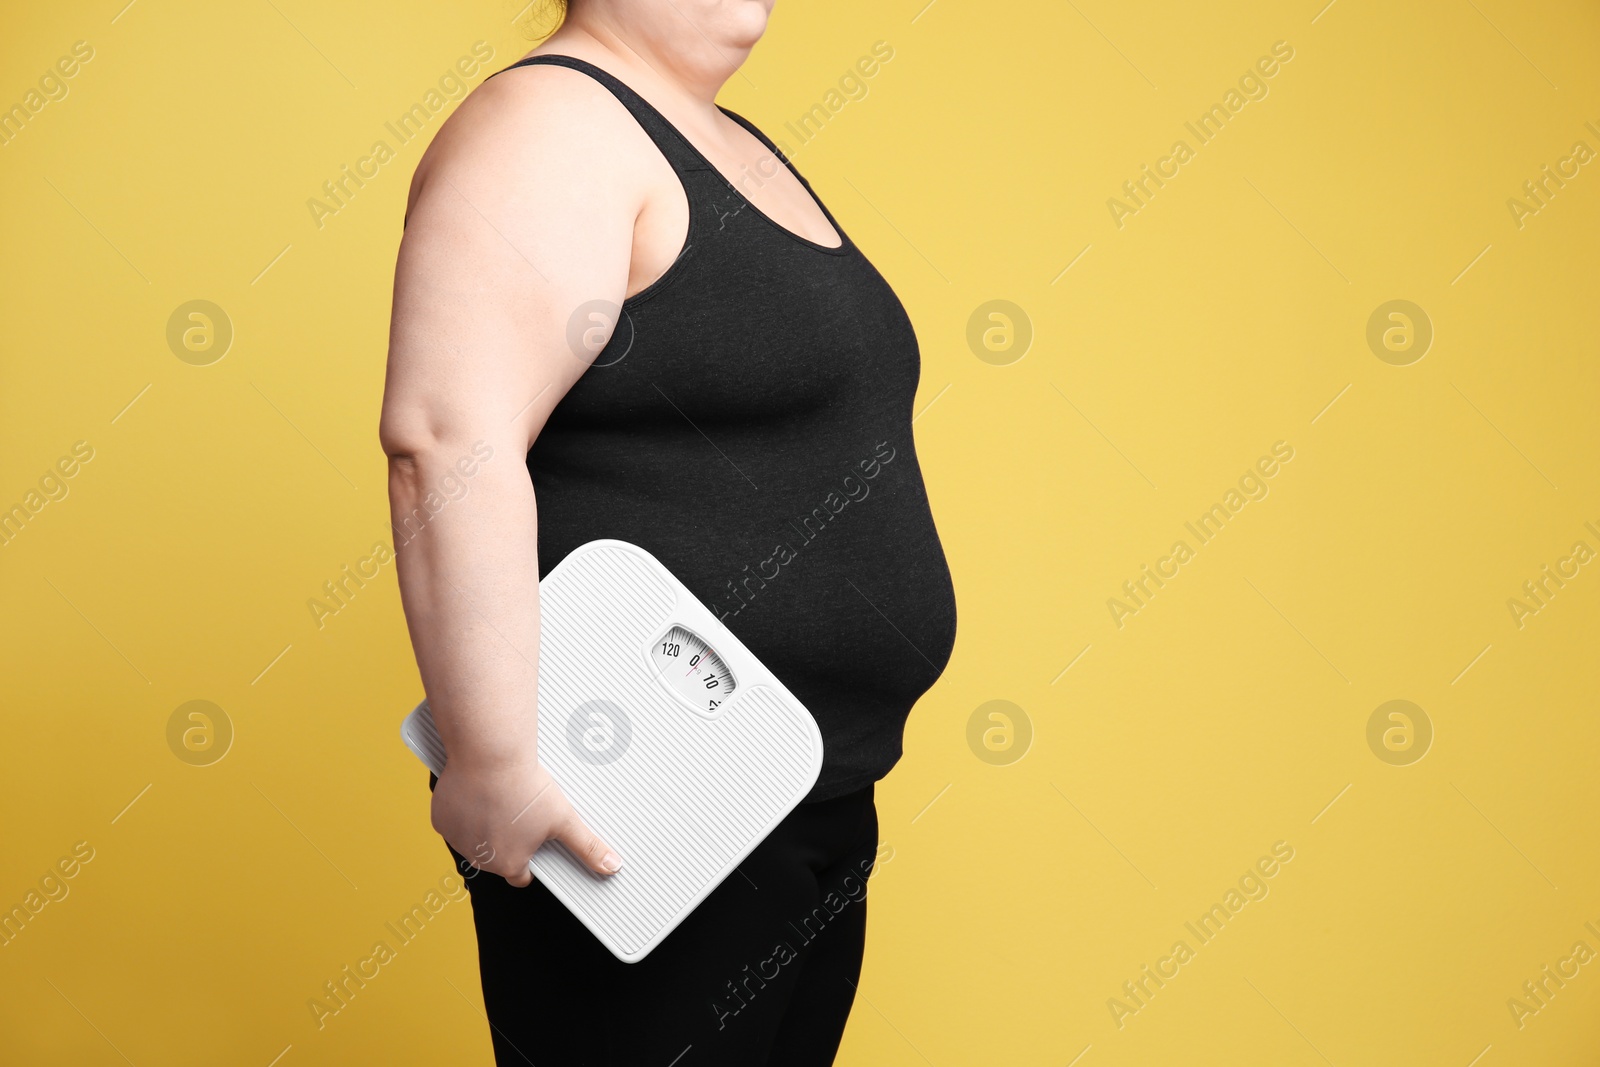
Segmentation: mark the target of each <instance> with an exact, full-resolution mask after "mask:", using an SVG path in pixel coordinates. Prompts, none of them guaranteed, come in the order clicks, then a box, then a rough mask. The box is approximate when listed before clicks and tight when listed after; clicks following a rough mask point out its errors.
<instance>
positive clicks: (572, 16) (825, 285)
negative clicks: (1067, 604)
mask: <svg viewBox="0 0 1600 1067" xmlns="http://www.w3.org/2000/svg"><path fill="white" fill-rule="evenodd" d="M771 6H772V3H771V0H576V2H574V3H572V4H571V7H570V10H569V11H568V12H567V17H566V20H565V22H564V23H563V24H562V26H561V28H560V29H559V30H558V31H557V32H556V33H555V34H554V35H552V36H551V37H550V38H549V39H548V40H546V41H545V42H544V43H543V44H542V45H541V46H540V47H539V48H537V49H536V50H535V51H534V52H533V53H531V54H530V55H529V57H527V58H525V59H524V60H523V61H521V62H519V63H517V64H515V65H514V66H513V67H510V68H507V69H505V70H503V71H500V72H499V73H498V74H497V75H495V76H493V77H491V78H490V79H489V80H487V81H486V82H485V83H484V84H483V85H481V86H480V87H479V88H478V89H477V90H476V91H474V92H473V93H472V94H471V95H470V96H469V98H468V99H466V100H465V101H464V102H463V103H462V104H461V106H460V107H459V108H458V109H457V111H456V112H455V114H454V115H453V116H452V117H451V118H450V119H449V121H448V122H446V123H445V125H444V126H443V127H442V128H441V129H440V131H439V134H438V136H437V137H436V138H435V140H434V141H433V143H432V145H431V146H430V147H429V149H428V151H427V153H426V154H425V155H424V156H423V158H422V160H421V161H420V163H419V165H418V168H417V173H416V176H415V178H414V180H413V183H412V189H411V198H410V203H409V207H408V211H407V218H406V229H405V235H404V238H403V240H402V243H401V248H400V256H399V264H398V268H397V271H396V281H395V299H394V317H393V324H392V335H391V347H390V353H389V365H388V381H387V386H386V390H385V395H384V405H383V415H382V425H381V437H382V442H383V446H384V449H385V451H386V452H387V453H388V455H389V458H390V496H391V505H392V511H393V518H394V523H395V525H396V527H398V528H407V529H415V528H416V527H417V526H418V521H419V520H420V521H421V522H422V523H424V524H425V525H423V526H422V527H421V530H420V533H417V534H415V535H414V536H410V539H409V540H408V541H407V542H406V544H405V547H404V548H403V549H402V550H401V552H400V554H399V563H398V567H399V578H400V586H401V594H402V599H403V603H404V606H405V612H406V618H407V622H408V624H409V627H410V631H411V638H412V643H413V646H414V648H415V651H416V656H417V663H418V668H419V670H420V672H421V675H422V679H423V682H424V684H425V687H426V689H427V693H428V697H429V702H430V705H431V707H432V710H433V714H434V717H435V720H436V721H437V724H438V728H439V732H440V734H441V736H442V738H443V740H444V743H445V747H446V749H447V750H448V751H449V753H450V762H449V766H448V767H447V768H446V770H445V773H444V774H443V775H442V776H440V777H439V778H438V779H437V780H436V781H435V782H433V783H432V784H433V786H434V793H433V802H432V803H433V825H434V827H435V829H437V830H438V831H439V833H440V834H441V835H442V836H443V837H444V839H445V841H446V842H447V843H448V844H449V846H450V850H451V854H452V855H453V856H454V858H455V860H456V862H457V863H458V864H459V865H460V867H461V869H462V871H463V872H464V873H466V874H468V875H469V876H470V877H469V881H468V885H469V886H470V889H471V894H472V902H473V916H474V922H475V925H476V928H477V935H478V950H479V962H480V971H481V975H482V981H483V992H484V1002H485V1005H486V1007H487V1010H488V1016H489V1022H490V1025H491V1034H492V1039H493V1042H494V1048H495V1056H496V1061H497V1063H499V1064H513V1063H515V1064H521V1063H530V1062H531V1063H538V1064H540V1065H541V1067H543V1065H546V1064H578V1063H583V1064H590V1063H593V1064H629V1065H636V1064H660V1065H662V1067H665V1065H667V1064H669V1063H677V1064H679V1065H680V1067H693V1065H696V1064H740V1065H750V1064H763V1063H770V1064H825V1063H831V1062H832V1060H833V1056H834V1053H835V1051H836V1050H837V1048H838V1043H839V1039H840V1036H841V1034H842V1032H843V1029H844V1024H845V1019H846V1017H847V1016H848V1014H849V1010H850V1006H851V1003H852V999H853V996H854V992H855V983H856V981H857V977H858V975H859V972H860V966H861V956H862V948H863V944H864V938H865V924H866V905H865V900H864V899H863V898H864V893H865V877H866V875H867V874H869V873H870V872H871V871H872V869H873V863H874V859H875V857H876V856H877V848H878V838H877V815H876V811H875V809H874V807H873V783H874V782H876V781H877V779H879V778H881V777H882V776H883V775H884V774H886V773H887V772H888V771H889V769H890V768H891V767H892V766H893V765H894V764H895V762H896V761H897V760H898V758H899V756H900V751H901V735H902V732H903V728H904V724H905V719H906V715H907V714H908V712H909V710H910V708H911V706H912V704H913V703H915V701H916V699H917V698H918V697H919V696H920V695H921V694H922V693H923V692H924V691H925V690H926V689H927V688H928V687H929V686H930V685H932V684H933V682H934V680H935V679H936V678H937V677H938V676H939V674H940V673H941V672H942V670H943V669H944V666H945V664H946V662H947V661H948V659H949V657H950V653H951V650H952V647H953V644H954V639H955V622H956V619H955V600H954V595H953V591H952V588H951V584H950V577H949V572H948V570H947V568H946V565H945V558H944V554H943V552H942V550H941V547H940V544H939V540H938V536H937V533H936V532H935V529H934V525H933V520H932V516H931V514H930V512H929V507H928V501H927V497H926V494H925V492H924V488H923V483H922V476H921V472H920V470H919V468H918V465H917V458H916V452H915V449H914V447H913V444H912V438H911V405H912V399H913V395H914V393H915V391H916V386H917V380H918V375H919V370H920V361H919V356H918V350H917V343H916V337H915V335H914V333H913V330H912V327H911V323H910V321H909V320H908V319H907V317H906V315H905V312H904V310H903V308H902V307H901V305H900V302H899V301H898V300H897V299H896V297H895V295H894V293H893V292H892V291H891V290H890V288H889V286H888V285H887V283H886V282H885V281H884V280H883V278H882V277H881V276H880V275H879V274H878V272H877V271H876V270H874V269H873V267H872V266H871V264H870V263H868V261H867V260H866V258H865V257H864V256H863V255H862V253H861V251H860V250H859V249H858V248H856V247H855V245H854V244H853V243H852V242H851V241H850V238H849V236H848V235H846V234H845V233H844V232H843V231H842V230H841V229H840V228H839V226H838V224H837V222H835V220H834V219H833V216H832V215H831V214H830V213H829V212H828V211H827V210H826V209H825V208H824V207H823V206H822V204H821V202H820V201H819V200H818V199H817V198H816V197H815V195H814V194H813V193H812V191H811V188H810V186H809V184H807V183H806V182H805V181H804V179H802V178H801V177H800V176H799V174H798V172H797V171H795V170H794V169H793V168H792V166H790V165H789V164H788V161H787V160H785V159H783V158H782V156H781V154H779V153H778V152H777V149H776V147H775V146H774V145H773V144H772V143H771V142H770V141H768V140H767V139H766V137H765V136H764V135H763V134H761V133H760V132H759V131H758V130H757V129H756V128H755V127H754V126H753V125H751V124H750V123H749V122H747V121H745V120H744V119H742V118H740V117H739V116H737V115H735V114H733V113H732V112H729V111H725V110H722V109H719V108H718V107H717V105H716V104H715V103H714V99H715V96H716V93H717V90H718V89H719V88H720V87H721V86H722V84H723V83H724V82H725V81H726V80H727V79H728V78H729V77H730V76H731V75H732V74H733V73H734V72H735V71H736V70H737V69H738V67H739V65H740V63H742V62H743V61H744V58H745V57H746V56H747V55H748V54H749V51H750V49H751V48H752V47H753V46H754V45H755V43H756V41H757V40H758V39H759V38H760V36H761V34H762V31H763V30H764V29H765V26H766V21H767V16H768V14H769V11H770V8H771ZM523 456H526V466H525V467H524V465H523V463H521V462H518V459H519V457H523ZM485 457H488V458H485ZM469 470H470V471H471V472H472V473H471V475H470V477H465V478H464V477H463V476H464V475H465V474H466V472H467V471H469ZM461 480H464V481H465V482H466V484H467V485H468V486H469V491H468V492H467V493H466V495H465V496H460V497H456V498H453V499H451V500H450V502H449V504H448V506H446V507H443V508H441V509H437V511H436V513H434V514H429V511H428V509H427V508H425V507H424V501H426V500H427V499H428V498H429V495H430V493H432V492H433V490H434V489H436V488H437V487H438V486H439V485H440V484H441V482H446V483H448V484H454V482H455V481H461ZM535 491H537V500H538V508H537V512H536V509H535ZM452 496H453V497H454V496H455V494H452ZM408 520H410V521H412V526H411V527H406V523H407V522H408ZM598 537H613V538H619V539H621V540H624V541H629V542H632V543H634V544H637V545H640V546H642V547H643V548H645V549H647V550H648V551H649V552H651V553H652V554H654V555H655V556H656V558H658V559H659V560H661V561H662V563H663V564H665V565H666V566H667V568H668V569H669V570H671V571H672V572H673V573H674V574H676V575H677V576H678V577H679V578H680V579H681V580H682V581H683V582H684V584H685V585H687V586H688V587H689V589H690V590H692V591H693V592H694V593H695V595H696V596H697V597H698V598H699V599H700V600H701V601H702V602H703V603H705V604H706V605H707V606H708V607H710V608H711V609H712V610H713V611H715V612H716V613H717V614H718V615H719V616H720V617H721V618H722V619H723V621H724V622H725V623H726V624H727V625H728V626H729V628H730V629H732V630H733V632H734V633H735V634H737V635H738V636H739V638H740V639H741V640H742V641H743V642H744V643H745V644H746V645H747V646H748V648H749V649H750V650H751V651H752V652H754V653H755V654H756V656H758V657H759V658H760V659H761V660H762V662H763V663H765V664H766V666H767V667H769V668H770V669H771V670H772V671H773V673H774V674H776V675H777V677H778V678H779V679H780V680H782V681H783V682H784V683H785V685H786V686H788V688H789V689H790V690H792V691H793V692H794V694H795V695H796V696H797V697H799V699H800V700H801V701H802V702H803V703H804V704H805V705H806V707H807V708H808V709H809V710H810V711H811V713H812V714H813V715H814V716H815V718H816V719H817V722H818V725H819V727H820V729H821V731H822V735H823V742H824V749H825V755H824V763H823V769H822V772H821V776H820V777H819V779H818V781H817V784H816V786H815V788H814V789H813V790H812V793H811V794H810V796H808V797H807V799H806V801H805V802H804V803H802V804H801V805H799V807H797V808H796V809H795V810H794V812H793V813H792V814H791V815H790V816H789V817H788V818H787V819H785V820H784V822H783V823H782V824H781V825H780V826H779V827H778V828H777V829H776V830H775V831H774V832H773V833H772V834H771V835H770V836H769V837H768V838H767V839H766V840H765V841H764V842H763V843H762V844H761V845H760V846H758V847H757V848H756V850H755V851H754V852H753V853H752V854H751V855H750V856H749V857H748V858H747V860H746V861H745V862H744V863H743V864H742V865H741V867H740V874H741V875H742V877H740V876H735V877H731V878H729V879H728V880H727V881H725V882H724V883H723V884H722V885H720V886H719V887H718V888H717V889H716V890H715V891H714V892H713V893H712V894H711V895H710V896H709V897H707V898H706V899H705V900H704V901H703V902H702V903H701V904H700V906H699V907H698V908H696V910H695V911H694V912H693V914H692V915H691V916H690V917H689V918H688V919H686V920H685V921H684V923H683V924H681V925H680V926H679V927H678V928H677V929H676V930H674V931H673V932H672V933H671V934H670V935H669V936H668V937H667V938H666V939H665V940H664V941H663V942H662V943H661V944H660V945H659V946H658V947H657V948H656V949H655V950H654V951H653V952H652V953H651V954H650V955H649V956H647V957H646V958H645V959H644V960H643V961H641V962H639V963H637V964H632V965H630V964H624V963H621V962H619V961H618V960H616V959H615V958H614V957H612V956H611V954H610V953H609V952H607V951H606V950H605V948H604V947H603V946H601V945H600V943H599V942H598V941H597V940H596V939H595V938H594V937H592V936H591V935H590V934H589V933H588V932H587V931H586V930H585V929H584V928H583V927H582V926H581V925H580V924H579V923H578V921H577V920H576V919H575V918H573V917H572V916H571V915H570V914H569V913H568V912H567V911H566V910H565V909H564V908H563V907H562V906H561V905H560V904H559V902H557V901H556V900H555V899H554V898H553V897H552V896H551V895H550V894H549V892H548V891H546V890H545V889H544V887H543V886H542V885H540V884H538V883H533V884H531V885H530V882H531V877H530V874H529V870H528V861H529V858H530V857H531V856H532V855H533V853H534V851H535V850H536V849H538V848H539V846H540V845H541V844H542V843H543V842H544V841H545V840H547V839H549V838H555V839H557V840H559V841H561V842H562V843H564V844H565V845H566V846H567V847H568V848H569V849H571V850H572V851H573V853H574V854H575V855H577V856H579V857H581V858H582V860H583V862H585V863H587V864H588V865H589V866H590V867H591V868H592V869H593V870H594V871H596V872H597V873H602V874H603V873H607V872H613V871H615V870H617V869H618V866H619V864H625V863H626V862H627V857H626V856H622V857H618V856H617V855H616V854H615V853H614V852H613V851H612V849H611V848H610V847H609V846H608V845H607V844H606V843H605V842H604V841H602V840H600V839H599V838H598V836H597V835H596V834H595V833H594V832H593V831H591V830H590V829H589V828H588V827H587V826H586V825H585V824H584V822H583V820H582V817H581V815H580V814H579V813H577V812H575V811H574V810H573V808H572V806H571V804H570V803H569V802H568V801H567V799H566V798H565V797H564V796H563V795H562V793H561V790H560V788H559V787H557V786H556V785H555V784H554V783H553V782H552V781H551V779H550V777H549V776H548V775H547V774H546V773H545V772H544V770H543V769H542V768H541V767H540V765H539V762H538V759H537V751H538V750H537V742H536V737H535V725H536V724H535V722H534V719H533V716H531V715H529V714H528V713H527V709H528V708H529V707H530V706H532V705H533V700H534V694H535V685H536V661H537V655H538V648H539V614H538V607H539V604H538V595H537V590H538V581H539V578H540V577H541V576H542V575H543V574H545V573H546V572H548V571H549V569H550V568H551V567H553V566H554V565H555V564H556V563H559V562H560V561H561V559H562V558H563V557H564V556H565V555H566V554H567V553H568V552H570V551H571V550H572V549H573V548H575V547H577V546H578V545H580V544H583V543H584V542H586V541H590V540H593V539H595V538H598ZM469 857H470V858H469ZM474 868H476V869H474Z"/></svg>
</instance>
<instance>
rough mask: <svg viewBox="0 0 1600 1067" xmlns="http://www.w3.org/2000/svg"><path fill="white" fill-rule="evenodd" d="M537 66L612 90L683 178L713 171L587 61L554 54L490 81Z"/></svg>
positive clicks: (644, 104)
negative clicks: (581, 77)
mask: <svg viewBox="0 0 1600 1067" xmlns="http://www.w3.org/2000/svg"><path fill="white" fill-rule="evenodd" d="M535 63H548V64H553V65H555V66H558V67H569V68H571V69H572V70H576V71H580V72H582V73H584V74H587V75H589V77H591V78H593V79H594V80H595V81H597V82H599V83H600V84H601V85H603V86H605V87H606V88H607V89H609V90H610V91H611V94H612V95H613V96H615V97H616V98H617V99H618V100H620V101H621V102H622V106H623V107H625V108H627V109H628V113H629V114H631V115H632V116H633V117H634V119H635V120H636V121H637V122H638V123H639V125H640V126H641V127H643V128H644V132H645V133H646V134H648V135H649V137H650V139H651V140H652V141H654V142H655V145H656V147H657V148H659V149H660V150H661V154H662V155H663V156H665V157H666V158H667V162H668V163H670V164H671V165H672V169H673V170H674V171H676V172H678V173H679V174H683V173H684V172H685V171H691V170H709V169H711V168H710V167H709V166H708V164H707V163H706V160H705V158H704V157H703V156H701V155H700V153H699V151H698V150H697V149H696V148H695V147H694V146H693V145H691V144H690V143H689V140H688V138H686V137H684V136H683V134H682V133H681V132H679V130H678V128H677V127H676V126H674V125H673V124H672V123H670V122H668V121H667V118H666V116H665V115H663V114H661V112H659V111H657V110H656V108H655V105H653V104H651V103H650V102H649V101H648V100H646V99H645V98H644V97H642V96H640V95H639V94H638V93H636V92H634V91H633V90H632V89H630V88H628V86H627V85H626V84H625V83H624V82H622V81H621V80H620V79H619V78H617V77H616V76H615V75H613V74H611V73H610V72H609V71H605V70H602V69H601V68H599V67H597V66H595V65H594V64H593V63H590V62H588V61H587V60H583V59H578V58H576V57H574V56H563V55H555V54H551V55H542V56H529V57H527V58H526V59H523V60H519V61H518V62H516V63H513V64H511V66H509V67H506V68H504V69H502V70H497V71H495V72H494V74H491V75H489V77H491V78H492V77H494V76H495V74H504V73H505V72H506V71H508V70H515V69H517V68H518V67H527V66H532V65H533V64H535Z"/></svg>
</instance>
